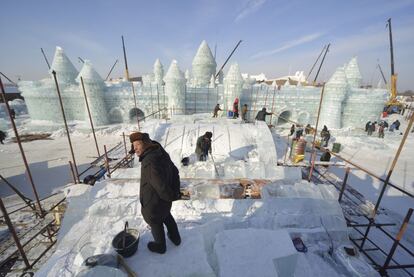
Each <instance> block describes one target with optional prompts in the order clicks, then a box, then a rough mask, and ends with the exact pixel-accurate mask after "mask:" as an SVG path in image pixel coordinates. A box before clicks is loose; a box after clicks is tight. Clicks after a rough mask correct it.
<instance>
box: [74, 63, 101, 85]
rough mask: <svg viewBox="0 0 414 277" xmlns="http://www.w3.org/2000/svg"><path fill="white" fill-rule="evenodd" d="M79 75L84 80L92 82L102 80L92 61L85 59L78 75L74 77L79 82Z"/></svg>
mask: <svg viewBox="0 0 414 277" xmlns="http://www.w3.org/2000/svg"><path fill="white" fill-rule="evenodd" d="M80 77H82V79H83V81H84V82H94V83H100V82H103V79H102V77H101V76H100V75H99V74H98V72H96V70H95V69H94V68H93V67H92V63H91V62H90V61H89V60H85V62H84V63H83V66H82V69H81V71H80V72H79V75H78V77H76V80H77V81H79V82H80Z"/></svg>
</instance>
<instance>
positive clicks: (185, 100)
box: [184, 84, 187, 114]
mask: <svg viewBox="0 0 414 277" xmlns="http://www.w3.org/2000/svg"><path fill="white" fill-rule="evenodd" d="M184 114H187V84H184Z"/></svg>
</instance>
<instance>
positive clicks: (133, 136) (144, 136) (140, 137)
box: [129, 132, 150, 143]
mask: <svg viewBox="0 0 414 277" xmlns="http://www.w3.org/2000/svg"><path fill="white" fill-rule="evenodd" d="M137 140H142V141H144V142H148V141H150V137H149V135H148V134H147V133H141V132H135V133H132V134H130V135H129V141H130V142H131V143H133V142H134V141H137Z"/></svg>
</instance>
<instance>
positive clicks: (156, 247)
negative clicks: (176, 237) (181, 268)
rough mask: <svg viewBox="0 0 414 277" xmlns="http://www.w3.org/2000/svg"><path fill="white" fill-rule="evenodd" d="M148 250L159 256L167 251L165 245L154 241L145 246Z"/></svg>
mask: <svg viewBox="0 0 414 277" xmlns="http://www.w3.org/2000/svg"><path fill="white" fill-rule="evenodd" d="M147 247H148V249H149V250H150V251H151V252H155V253H159V254H164V253H165V251H167V247H166V246H165V243H164V244H162V243H156V242H155V241H150V242H148V244H147Z"/></svg>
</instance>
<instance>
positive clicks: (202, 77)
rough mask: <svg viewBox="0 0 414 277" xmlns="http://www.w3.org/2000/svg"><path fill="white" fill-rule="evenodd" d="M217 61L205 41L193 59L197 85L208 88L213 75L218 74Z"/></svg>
mask: <svg viewBox="0 0 414 277" xmlns="http://www.w3.org/2000/svg"><path fill="white" fill-rule="evenodd" d="M216 66H217V64H216V61H215V60H214V57H213V54H211V50H210V47H208V44H207V42H206V41H205V40H203V42H202V43H201V45H200V47H199V48H198V50H197V54H196V55H195V57H194V59H193V77H194V80H195V85H197V86H208V85H209V83H210V77H211V75H215V74H216Z"/></svg>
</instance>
